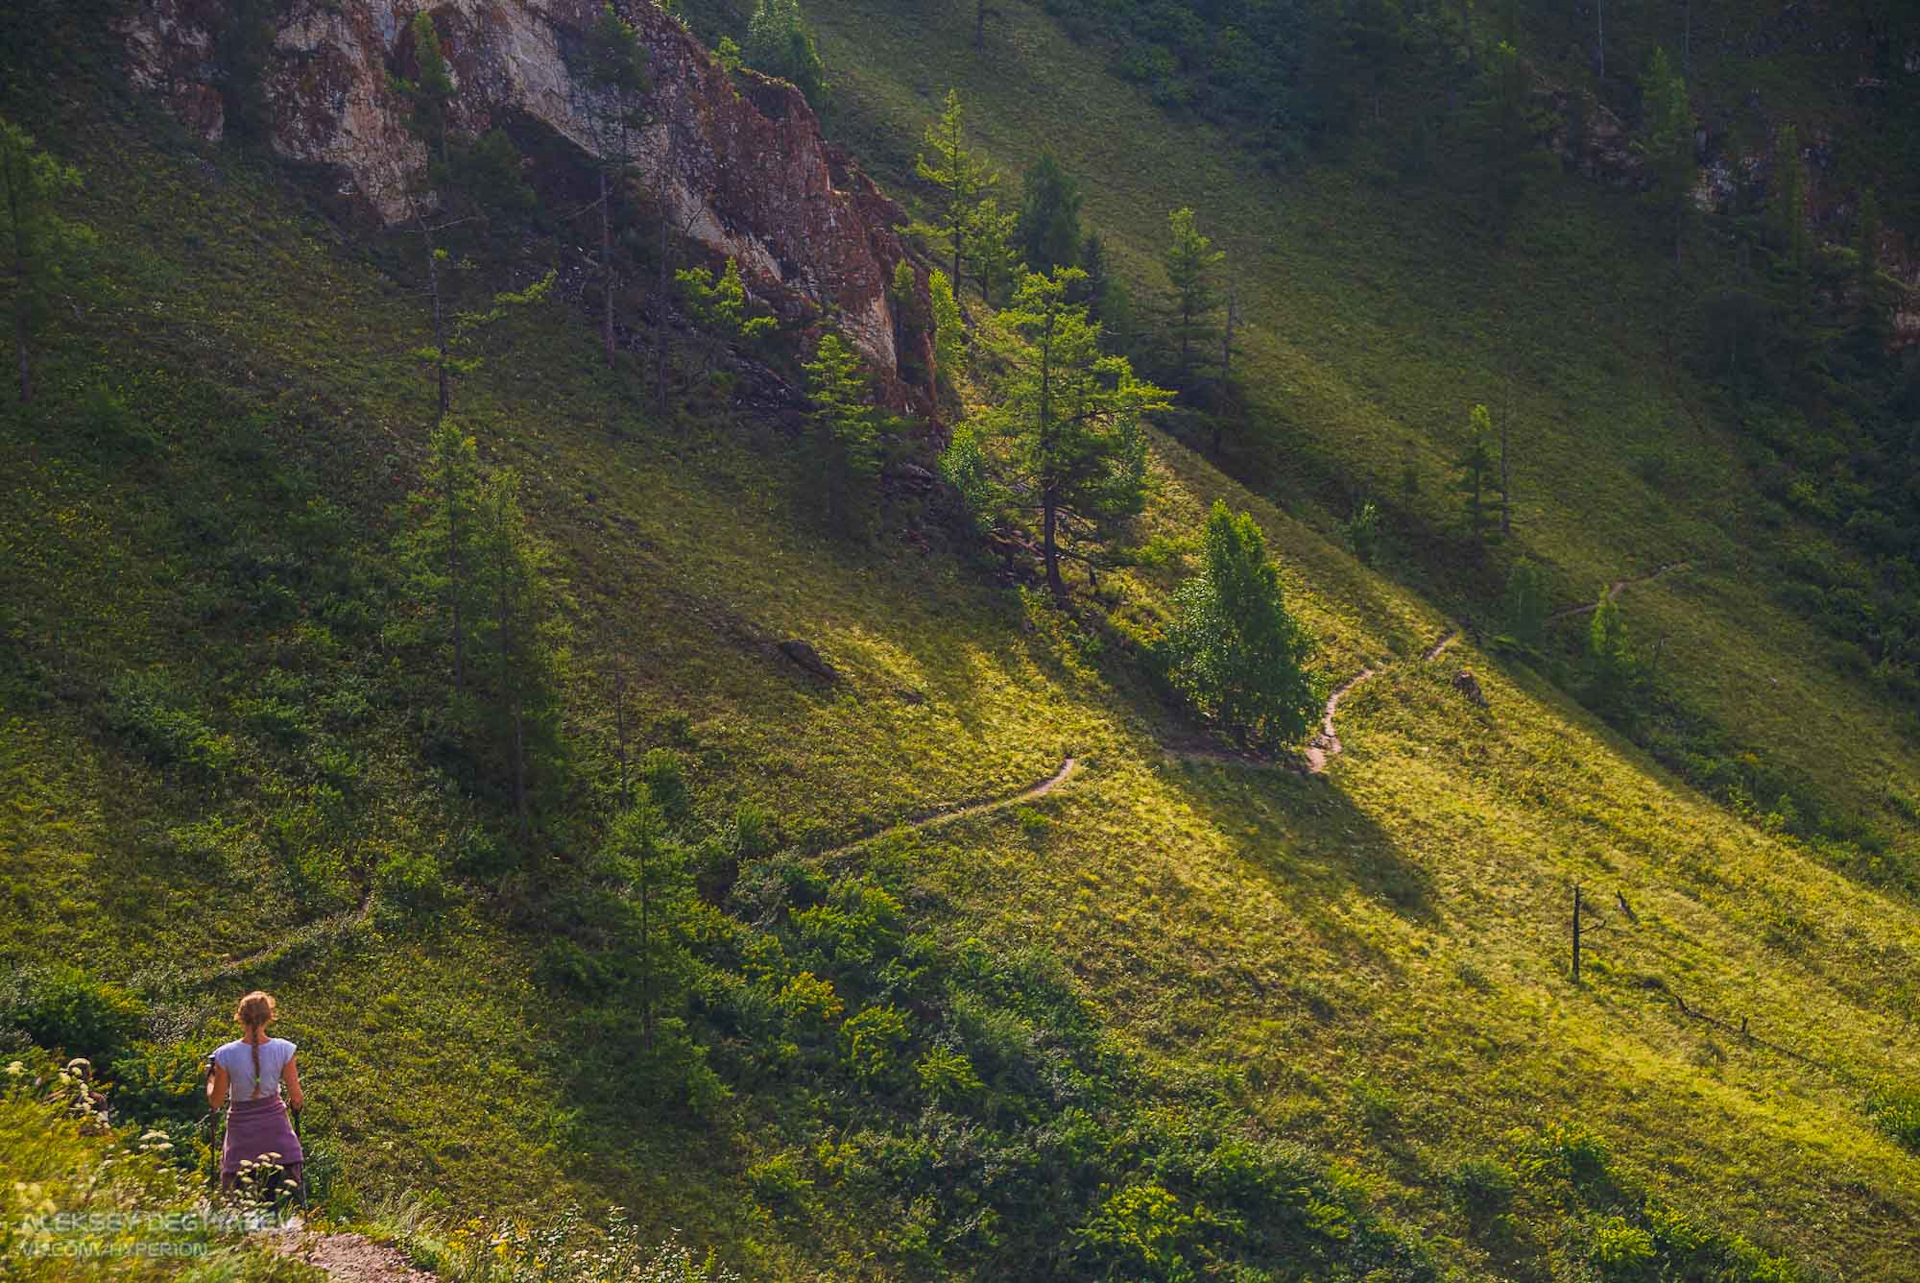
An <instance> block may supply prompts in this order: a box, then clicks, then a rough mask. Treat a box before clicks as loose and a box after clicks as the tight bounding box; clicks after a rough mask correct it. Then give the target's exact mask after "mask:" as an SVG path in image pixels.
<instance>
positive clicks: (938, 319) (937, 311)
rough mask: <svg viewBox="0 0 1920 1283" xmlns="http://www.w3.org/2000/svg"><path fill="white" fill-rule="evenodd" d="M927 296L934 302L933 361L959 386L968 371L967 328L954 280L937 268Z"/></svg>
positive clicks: (929, 280)
mask: <svg viewBox="0 0 1920 1283" xmlns="http://www.w3.org/2000/svg"><path fill="white" fill-rule="evenodd" d="M927 297H928V298H930V299H931V300H932V303H933V359H934V364H935V365H936V366H938V367H939V368H938V373H939V375H940V377H941V378H943V379H945V380H946V381H947V385H948V386H949V387H952V388H955V389H957V388H959V386H960V380H961V379H963V378H965V377H966V373H967V329H966V325H965V324H964V323H963V322H962V321H961V319H960V304H959V302H958V300H956V299H955V298H954V297H953V282H952V281H950V280H948V279H947V274H946V273H945V272H943V271H941V270H940V269H939V268H937V267H936V268H934V269H933V270H932V271H931V272H928V273H927Z"/></svg>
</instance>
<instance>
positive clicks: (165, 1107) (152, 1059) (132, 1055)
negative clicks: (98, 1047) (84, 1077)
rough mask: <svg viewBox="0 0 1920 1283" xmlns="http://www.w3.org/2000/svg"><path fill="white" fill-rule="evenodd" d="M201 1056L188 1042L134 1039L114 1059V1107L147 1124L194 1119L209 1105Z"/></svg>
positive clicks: (186, 1121) (117, 1110) (190, 1120)
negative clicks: (141, 1040)
mask: <svg viewBox="0 0 1920 1283" xmlns="http://www.w3.org/2000/svg"><path fill="white" fill-rule="evenodd" d="M200 1057H201V1052H200V1050H199V1049H198V1048H196V1047H194V1046H192V1045H190V1044H187V1043H157V1042H144V1041H143V1042H136V1043H134V1044H133V1045H132V1046H131V1047H130V1048H128V1050H126V1051H125V1052H123V1053H121V1054H120V1055H118V1056H115V1057H114V1059H113V1084H114V1089H113V1105H114V1109H115V1111H116V1112H124V1113H125V1114H126V1115H127V1116H129V1117H131V1118H132V1119H134V1120H135V1121H137V1122H139V1123H141V1124H143V1125H148V1126H151V1125H154V1124H158V1123H191V1122H193V1121H194V1120H195V1119H197V1118H199V1116H200V1115H201V1114H202V1113H203V1112H204V1111H205V1109H206V1098H205V1096H203V1095H202V1094H201V1086H202V1084H203V1083H204V1082H205V1071H204V1069H203V1062H202V1060H201V1058H200Z"/></svg>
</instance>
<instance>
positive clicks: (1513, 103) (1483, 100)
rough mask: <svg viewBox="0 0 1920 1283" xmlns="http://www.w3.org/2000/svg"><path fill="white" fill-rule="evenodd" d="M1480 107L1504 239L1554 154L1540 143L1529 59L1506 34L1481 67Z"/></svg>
mask: <svg viewBox="0 0 1920 1283" xmlns="http://www.w3.org/2000/svg"><path fill="white" fill-rule="evenodd" d="M1476 110H1477V114H1478V116H1479V122H1478V127H1479V132H1480V137H1481V149H1482V160H1481V181H1482V184H1483V187H1484V190H1485V197H1486V206H1487V211H1488V215H1489V217H1490V218H1491V219H1492V222H1493V225H1494V230H1495V232H1496V234H1497V236H1498V238H1499V240H1500V242H1501V243H1502V244H1505V242H1506V239H1507V232H1508V230H1509V229H1510V228H1511V227H1512V225H1513V220H1514V216H1515V214H1516V213H1517V212H1518V211H1519V208H1520V206H1521V204H1522V203H1523V202H1524V201H1525V200H1526V195H1527V190H1528V188H1529V187H1531V186H1532V184H1533V180H1534V177H1535V175H1536V174H1538V173H1539V172H1540V171H1541V170H1542V169H1544V168H1545V167H1546V165H1547V164H1548V163H1549V162H1550V158H1549V156H1548V155H1547V153H1546V151H1545V150H1544V149H1543V148H1542V147H1541V146H1540V126H1539V122H1538V120H1537V119H1536V113H1535V112H1534V110H1533V106H1532V88H1531V86H1530V85H1529V84H1528V82H1527V68H1526V64H1525V63H1524V62H1522V61H1521V58H1520V51H1519V50H1517V49H1515V48H1514V47H1513V46H1512V45H1511V44H1509V43H1507V42H1506V41H1504V40H1503V41H1501V42H1500V43H1499V44H1498V45H1496V46H1495V47H1494V49H1493V52H1492V53H1491V54H1490V55H1489V57H1488V59H1487V62H1486V65H1485V67H1484V68H1483V69H1482V71H1481V79H1480V101H1479V103H1478V104H1477V109H1476Z"/></svg>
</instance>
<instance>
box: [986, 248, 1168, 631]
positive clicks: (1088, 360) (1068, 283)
mask: <svg viewBox="0 0 1920 1283" xmlns="http://www.w3.org/2000/svg"><path fill="white" fill-rule="evenodd" d="M1083 279H1084V274H1083V273H1082V272H1081V271H1080V270H1079V269H1078V268H1059V269H1056V270H1055V271H1053V272H1052V273H1050V274H1048V275H1045V276H1042V275H1040V274H1038V273H1028V274H1027V276H1026V277H1025V278H1024V279H1023V280H1022V282H1021V284H1020V288H1019V289H1018V291H1016V293H1015V295H1014V301H1013V306H1012V307H1011V308H1009V309H1008V310H1007V311H1006V312H1003V313H1002V314H1001V315H1000V317H999V333H1000V335H1001V338H1000V342H999V348H1000V351H999V352H998V355H999V356H1000V358H1001V359H1002V361H1003V362H1004V363H1005V366H1006V368H1007V369H1008V371H1009V373H1008V374H1007V376H1006V378H1005V382H1004V384H1003V385H1002V386H1001V387H1000V388H999V389H998V391H999V393H1000V396H999V399H998V402H997V404H995V405H994V406H993V407H992V408H991V409H988V410H986V411H983V412H982V413H981V414H980V415H978V416H976V419H975V421H974V423H973V425H972V426H973V428H974V430H975V432H977V433H978V434H979V436H978V438H976V439H977V440H980V441H984V442H989V443H992V444H993V445H996V446H999V447H1001V449H1000V451H999V454H1000V457H998V458H994V459H992V460H991V461H990V462H991V464H992V465H993V466H994V467H996V468H998V469H1000V470H1003V471H1004V472H1005V473H1007V474H1010V475H1008V477H1007V479H1006V480H1005V481H1003V482H1000V483H998V484H997V485H996V486H995V487H993V488H985V487H982V488H981V490H980V493H982V494H992V495H995V496H997V497H998V498H997V499H996V508H997V511H995V512H994V513H992V514H983V515H990V517H991V519H1000V518H1003V517H1005V516H1009V515H1011V514H1013V513H1015V512H1020V513H1025V514H1027V515H1037V516H1038V518H1039V523H1040V531H1039V534H1040V548H1041V557H1042V561H1043V564H1044V567H1045V571H1046V578H1047V586H1048V587H1049V588H1050V589H1051V590H1052V591H1053V593H1054V595H1055V596H1056V597H1060V598H1064V597H1065V596H1066V582H1065V580H1064V579H1063V578H1062V577H1061V574H1060V562H1061V560H1062V559H1063V558H1066V559H1070V560H1075V561H1079V562H1080V563H1082V564H1083V565H1085V566H1086V567H1087V568H1088V572H1089V574H1090V575H1091V574H1095V573H1097V569H1098V565H1099V553H1100V551H1101V550H1102V549H1106V548H1110V547H1111V545H1112V543H1113V542H1114V540H1115V539H1116V537H1117V535H1118V534H1119V531H1120V528H1121V526H1122V525H1123V524H1124V523H1125V522H1126V521H1127V520H1129V519H1130V518H1132V517H1133V516H1135V515H1137V514H1138V513H1139V512H1140V510H1141V508H1142V506H1143V505H1144V503H1145V496H1146V472H1147V445H1146V433H1145V426H1146V425H1145V419H1146V416H1147V415H1149V414H1151V413H1153V412H1154V411H1157V410H1161V409H1164V408H1165V407H1166V406H1167V405H1168V404H1169V403H1170V402H1171V400H1172V394H1171V393H1169V392H1167V391H1166V390H1165V389H1163V388H1157V387H1155V386H1153V385H1152V384H1150V383H1146V382H1144V381H1142V380H1140V379H1138V378H1136V377H1135V376H1134V373H1133V368H1132V366H1130V365H1129V364H1128V362H1127V360H1126V358H1125V357H1118V356H1107V355H1104V354H1102V352H1101V350H1100V327H1099V325H1097V324H1096V323H1094V322H1092V321H1090V320H1089V319H1088V318H1087V311H1086V307H1085V306H1084V305H1082V304H1077V303H1073V302H1070V301H1069V296H1070V294H1071V293H1072V292H1073V291H1074V290H1075V289H1076V288H1077V287H1078V286H1079V285H1080V284H1082V282H1083ZM1001 500H1004V502H1001Z"/></svg>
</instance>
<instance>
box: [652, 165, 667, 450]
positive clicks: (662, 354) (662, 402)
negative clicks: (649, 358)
mask: <svg viewBox="0 0 1920 1283" xmlns="http://www.w3.org/2000/svg"><path fill="white" fill-rule="evenodd" d="M653 308H654V324H653V385H654V386H653V393H654V407H655V409H656V410H657V411H658V413H659V417H660V422H661V424H662V426H664V425H665V424H666V421H667V208H666V202H665V201H664V200H663V201H661V203H660V283H659V286H658V289H657V292H656V295H655V297H654V300H653Z"/></svg>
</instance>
